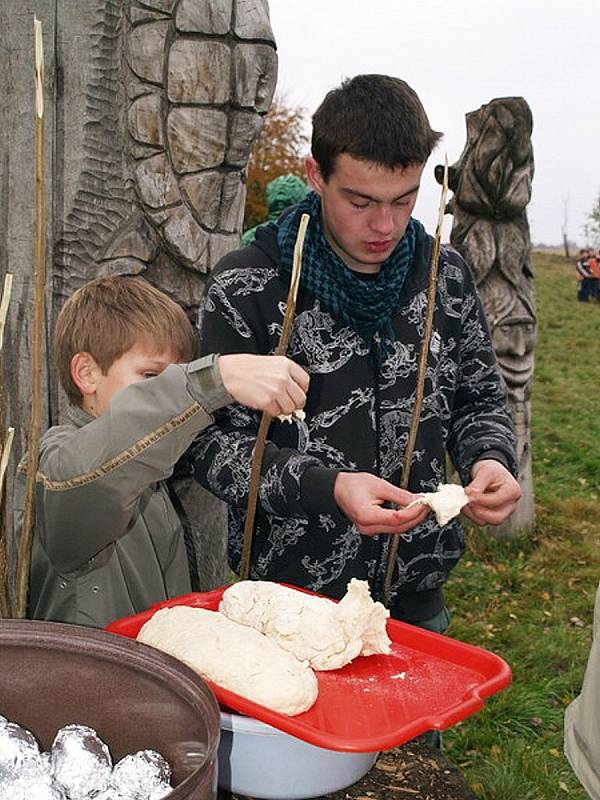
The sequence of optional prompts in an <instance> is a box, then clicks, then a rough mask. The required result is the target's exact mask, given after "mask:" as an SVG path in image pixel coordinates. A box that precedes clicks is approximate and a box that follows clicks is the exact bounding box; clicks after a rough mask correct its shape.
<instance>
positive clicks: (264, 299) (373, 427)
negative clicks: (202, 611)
mask: <svg viewBox="0 0 600 800" xmlns="http://www.w3.org/2000/svg"><path fill="white" fill-rule="evenodd" d="M431 245H432V240H431V238H430V237H426V238H425V240H424V241H422V242H421V244H420V245H419V246H418V247H417V250H416V252H415V257H414V262H413V264H412V267H411V270H410V273H409V275H408V277H407V279H406V281H405V284H404V287H403V289H402V293H401V295H400V299H399V303H398V309H397V313H396V314H395V315H394V317H393V320H392V323H393V330H394V337H393V338H389V339H386V340H385V341H384V342H379V341H374V342H372V343H371V345H370V346H369V344H366V343H365V341H364V340H363V339H361V338H360V337H359V336H358V334H357V333H356V332H355V331H354V330H352V328H350V327H348V326H347V325H345V324H344V323H342V322H341V321H339V320H336V319H334V318H333V317H332V316H331V314H329V313H328V312H327V311H325V310H323V309H322V308H321V307H320V305H319V301H318V300H316V299H315V297H314V296H312V295H311V294H310V293H308V292H307V291H303V290H301V291H300V293H299V296H298V302H297V313H296V319H295V322H294V329H293V333H292V336H291V339H290V346H289V349H288V355H289V356H290V358H292V359H293V360H294V361H296V362H297V363H298V364H300V365H301V366H302V367H304V369H306V371H307V372H308V373H309V374H310V378H311V382H310V389H309V392H308V402H307V405H306V409H305V411H306V419H305V420H304V421H302V422H300V421H298V420H294V422H293V423H292V424H290V423H288V422H280V421H279V420H274V421H273V422H272V424H271V428H270V430H269V436H268V442H267V447H266V450H265V456H264V461H263V474H262V484H261V490H260V498H259V508H258V512H257V517H256V527H255V534H254V545H253V550H252V569H251V577H252V578H254V579H261V580H276V581H284V582H287V583H291V584H294V585H296V586H301V587H305V588H308V589H311V590H313V591H316V592H320V593H322V594H325V595H329V596H332V597H341V596H342V595H343V594H344V592H345V589H346V585H347V583H348V581H349V580H350V579H351V578H361V579H366V580H368V581H369V583H370V586H371V590H372V593H373V595H374V597H375V598H380V597H381V594H382V586H383V576H384V571H385V563H386V558H387V550H388V546H389V541H390V540H389V536H388V535H386V534H382V535H379V536H362V535H361V534H360V533H358V531H357V530H356V529H355V528H354V526H353V525H352V524H351V523H350V522H349V521H348V520H347V518H346V517H345V516H344V515H343V514H342V513H341V512H340V511H339V509H338V508H337V506H336V504H335V500H334V496H333V484H334V481H335V478H336V476H337V474H338V472H340V471H366V472H371V473H373V474H375V475H379V476H380V477H382V478H385V479H386V480H388V481H390V482H392V483H395V484H396V485H398V484H399V480H400V471H401V467H402V457H403V453H404V448H405V446H406V442H407V438H408V431H409V427H410V422H411V414H412V409H413V403H414V397H415V387H416V376H417V364H418V358H419V350H420V344H421V338H422V335H423V327H424V322H423V320H424V314H425V308H426V303H427V284H428V273H429V257H430V252H431ZM278 259H279V251H278V248H277V241H276V236H275V228H274V226H272V225H268V226H264V227H262V228H260V229H259V230H258V232H257V238H256V241H255V243H254V245H252V246H251V247H247V248H245V249H242V250H238V251H236V252H233V253H230V254H229V255H227V256H225V258H223V259H222V261H221V262H220V263H219V264H218V266H217V267H216V268H215V270H214V272H213V275H212V276H211V280H210V282H209V284H208V287H207V291H206V295H205V298H204V302H203V306H202V310H201V314H200V337H201V352H202V353H210V352H219V353H235V352H248V353H262V354H268V353H273V352H274V351H275V349H276V347H277V343H278V340H279V336H280V334H281V327H282V320H283V313H284V310H285V301H286V295H287V290H288V285H287V283H288V282H287V279H286V278H282V276H281V275H280V270H279V263H278ZM259 420H260V415H259V414H258V413H257V412H254V411H252V410H249V409H247V408H245V407H242V406H239V405H232V406H228V407H226V408H225V409H223V410H221V411H219V412H217V414H216V422H215V424H214V425H212V426H211V427H209V428H207V429H206V430H205V431H203V432H202V433H201V434H200V435H199V437H198V438H197V439H196V441H195V443H194V445H193V446H192V450H191V457H192V463H193V469H194V474H195V477H196V479H197V480H198V481H200V483H202V484H203V485H204V486H205V487H206V488H208V489H209V490H210V491H212V492H213V493H214V494H216V495H218V496H219V497H221V498H222V499H224V500H225V501H226V502H227V503H228V504H229V559H230V564H231V567H232V568H233V569H234V570H236V569H237V568H238V567H239V561H240V556H241V546H242V534H243V528H244V519H245V508H246V504H247V499H248V485H249V474H250V459H251V455H252V449H253V447H254V443H255V436H256V431H257V428H258V424H259ZM514 447H515V439H514V434H513V429H512V423H511V419H510V414H509V411H508V409H507V406H506V391H505V386H504V383H503V380H502V377H501V375H500V371H499V369H498V367H497V364H496V358H495V355H494V351H493V349H492V345H491V342H490V337H489V333H488V329H487V325H486V322H485V318H484V315H483V311H482V308H481V305H480V302H479V299H478V297H477V293H476V289H475V284H474V281H473V278H472V275H471V273H470V271H469V269H468V267H467V266H466V264H465V262H464V261H463V260H462V258H461V256H460V255H458V253H456V252H455V251H454V250H452V249H450V248H445V247H443V248H442V253H441V258H440V271H439V283H438V288H437V296H436V310H435V316H434V327H433V336H432V339H431V345H430V352H429V360H428V366H427V375H426V381H425V394H424V402H423V408H422V414H421V424H420V426H419V432H418V436H417V441H416V445H415V451H414V458H413V464H412V471H411V478H410V484H409V489H410V490H411V491H413V492H423V491H427V492H430V491H435V489H436V488H437V486H438V484H440V483H444V482H446V470H447V463H446V462H447V456H449V457H450V459H451V461H452V463H453V464H454V466H455V467H456V470H457V471H458V473H459V475H460V477H461V480H462V481H463V483H465V484H466V483H468V482H469V481H470V470H471V467H472V465H473V464H474V462H475V461H477V460H479V459H482V458H495V459H497V460H499V461H501V462H502V463H503V464H504V465H505V466H506V467H507V468H508V469H509V470H510V471H511V472H512V474H513V475H516V474H517V467H516V462H515V450H514ZM463 549H464V534H463V530H462V527H461V525H460V522H459V521H458V520H456V519H455V520H453V521H452V522H450V523H449V524H447V525H445V526H444V527H439V526H438V525H437V523H436V520H435V517H434V516H433V515H432V514H431V515H430V516H429V517H428V518H427V519H426V520H425V522H424V523H422V524H421V525H419V526H417V527H415V528H414V529H413V530H411V531H409V532H407V533H404V534H402V536H401V540H400V547H399V550H398V558H397V565H396V566H397V568H396V571H395V574H394V579H393V583H392V598H391V603H390V610H391V613H392V616H394V617H396V618H399V619H403V620H406V621H412V622H418V621H422V620H425V619H429V618H431V617H433V616H434V615H436V614H437V613H438V612H439V611H441V609H442V608H443V605H444V598H443V591H442V587H443V584H444V582H445V581H446V578H447V577H448V574H449V572H450V570H451V569H452V567H453V566H454V565H455V564H456V562H457V561H458V559H459V558H460V556H461V554H462V551H463Z"/></svg>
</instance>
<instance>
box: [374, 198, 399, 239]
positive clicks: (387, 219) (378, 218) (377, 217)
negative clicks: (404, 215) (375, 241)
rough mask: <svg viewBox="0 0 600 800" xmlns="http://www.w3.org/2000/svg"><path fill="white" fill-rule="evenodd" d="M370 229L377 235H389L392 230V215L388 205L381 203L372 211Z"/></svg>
mask: <svg viewBox="0 0 600 800" xmlns="http://www.w3.org/2000/svg"><path fill="white" fill-rule="evenodd" d="M370 224H371V230H372V231H374V232H375V233H377V234H378V235H379V236H389V235H390V234H391V233H392V231H393V230H394V215H393V213H392V209H391V207H390V206H388V205H385V204H384V203H382V204H381V205H377V206H375V208H374V209H373V211H372V215H371V219H370Z"/></svg>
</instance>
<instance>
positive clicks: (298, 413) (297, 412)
mask: <svg viewBox="0 0 600 800" xmlns="http://www.w3.org/2000/svg"><path fill="white" fill-rule="evenodd" d="M294 417H295V418H296V419H297V420H298V421H299V422H304V420H305V419H306V412H305V411H304V410H303V409H301V408H295V409H294V410H293V411H292V413H291V414H278V415H277V419H278V420H280V421H281V422H289V423H290V425H291V424H292V421H293V419H294Z"/></svg>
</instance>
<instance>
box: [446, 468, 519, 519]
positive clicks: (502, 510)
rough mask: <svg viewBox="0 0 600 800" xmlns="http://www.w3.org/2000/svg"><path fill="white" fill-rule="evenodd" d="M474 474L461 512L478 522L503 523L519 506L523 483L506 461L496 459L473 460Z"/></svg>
mask: <svg viewBox="0 0 600 800" xmlns="http://www.w3.org/2000/svg"><path fill="white" fill-rule="evenodd" d="M471 478H472V480H471V483H469V485H468V486H465V492H466V493H467V494H468V495H469V503H468V505H466V506H464V507H463V509H462V511H461V513H462V514H464V515H465V516H466V517H468V518H469V519H470V520H472V521H473V522H474V523H475V524H476V525H500V523H502V522H504V520H505V519H507V518H508V517H509V516H510V515H511V514H512V513H513V511H514V510H515V508H516V507H517V503H518V502H519V499H520V497H521V487H520V486H519V484H518V483H517V481H516V480H515V479H514V478H513V476H512V475H511V474H510V472H509V471H508V470H507V469H506V467H505V466H504V465H503V464H501V463H500V462H499V461H494V460H492V459H482V460H481V461H477V462H476V463H475V464H473V467H472V469H471Z"/></svg>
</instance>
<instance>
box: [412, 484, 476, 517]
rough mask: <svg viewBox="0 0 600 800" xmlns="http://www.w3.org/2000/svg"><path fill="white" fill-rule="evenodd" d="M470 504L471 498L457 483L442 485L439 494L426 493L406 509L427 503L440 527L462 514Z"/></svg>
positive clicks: (439, 487) (438, 489) (438, 490)
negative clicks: (462, 509) (464, 508)
mask: <svg viewBox="0 0 600 800" xmlns="http://www.w3.org/2000/svg"><path fill="white" fill-rule="evenodd" d="M468 502H469V496H468V495H467V494H466V492H465V490H464V489H463V487H462V486H459V485H458V484H457V483H440V485H439V486H438V488H437V492H425V493H424V494H421V495H419V497H418V498H417V499H416V500H413V501H412V503H409V504H408V505H407V506H405V508H410V507H411V506H414V505H416V504H417V503H425V505H428V506H429V507H430V508H431V510H432V511H433V512H434V514H435V517H436V519H437V522H438V525H446V524H447V523H448V522H450V520H451V519H454V517H457V516H458V515H459V514H460V510H461V508H462V507H463V506H466V505H467V503H468Z"/></svg>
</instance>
